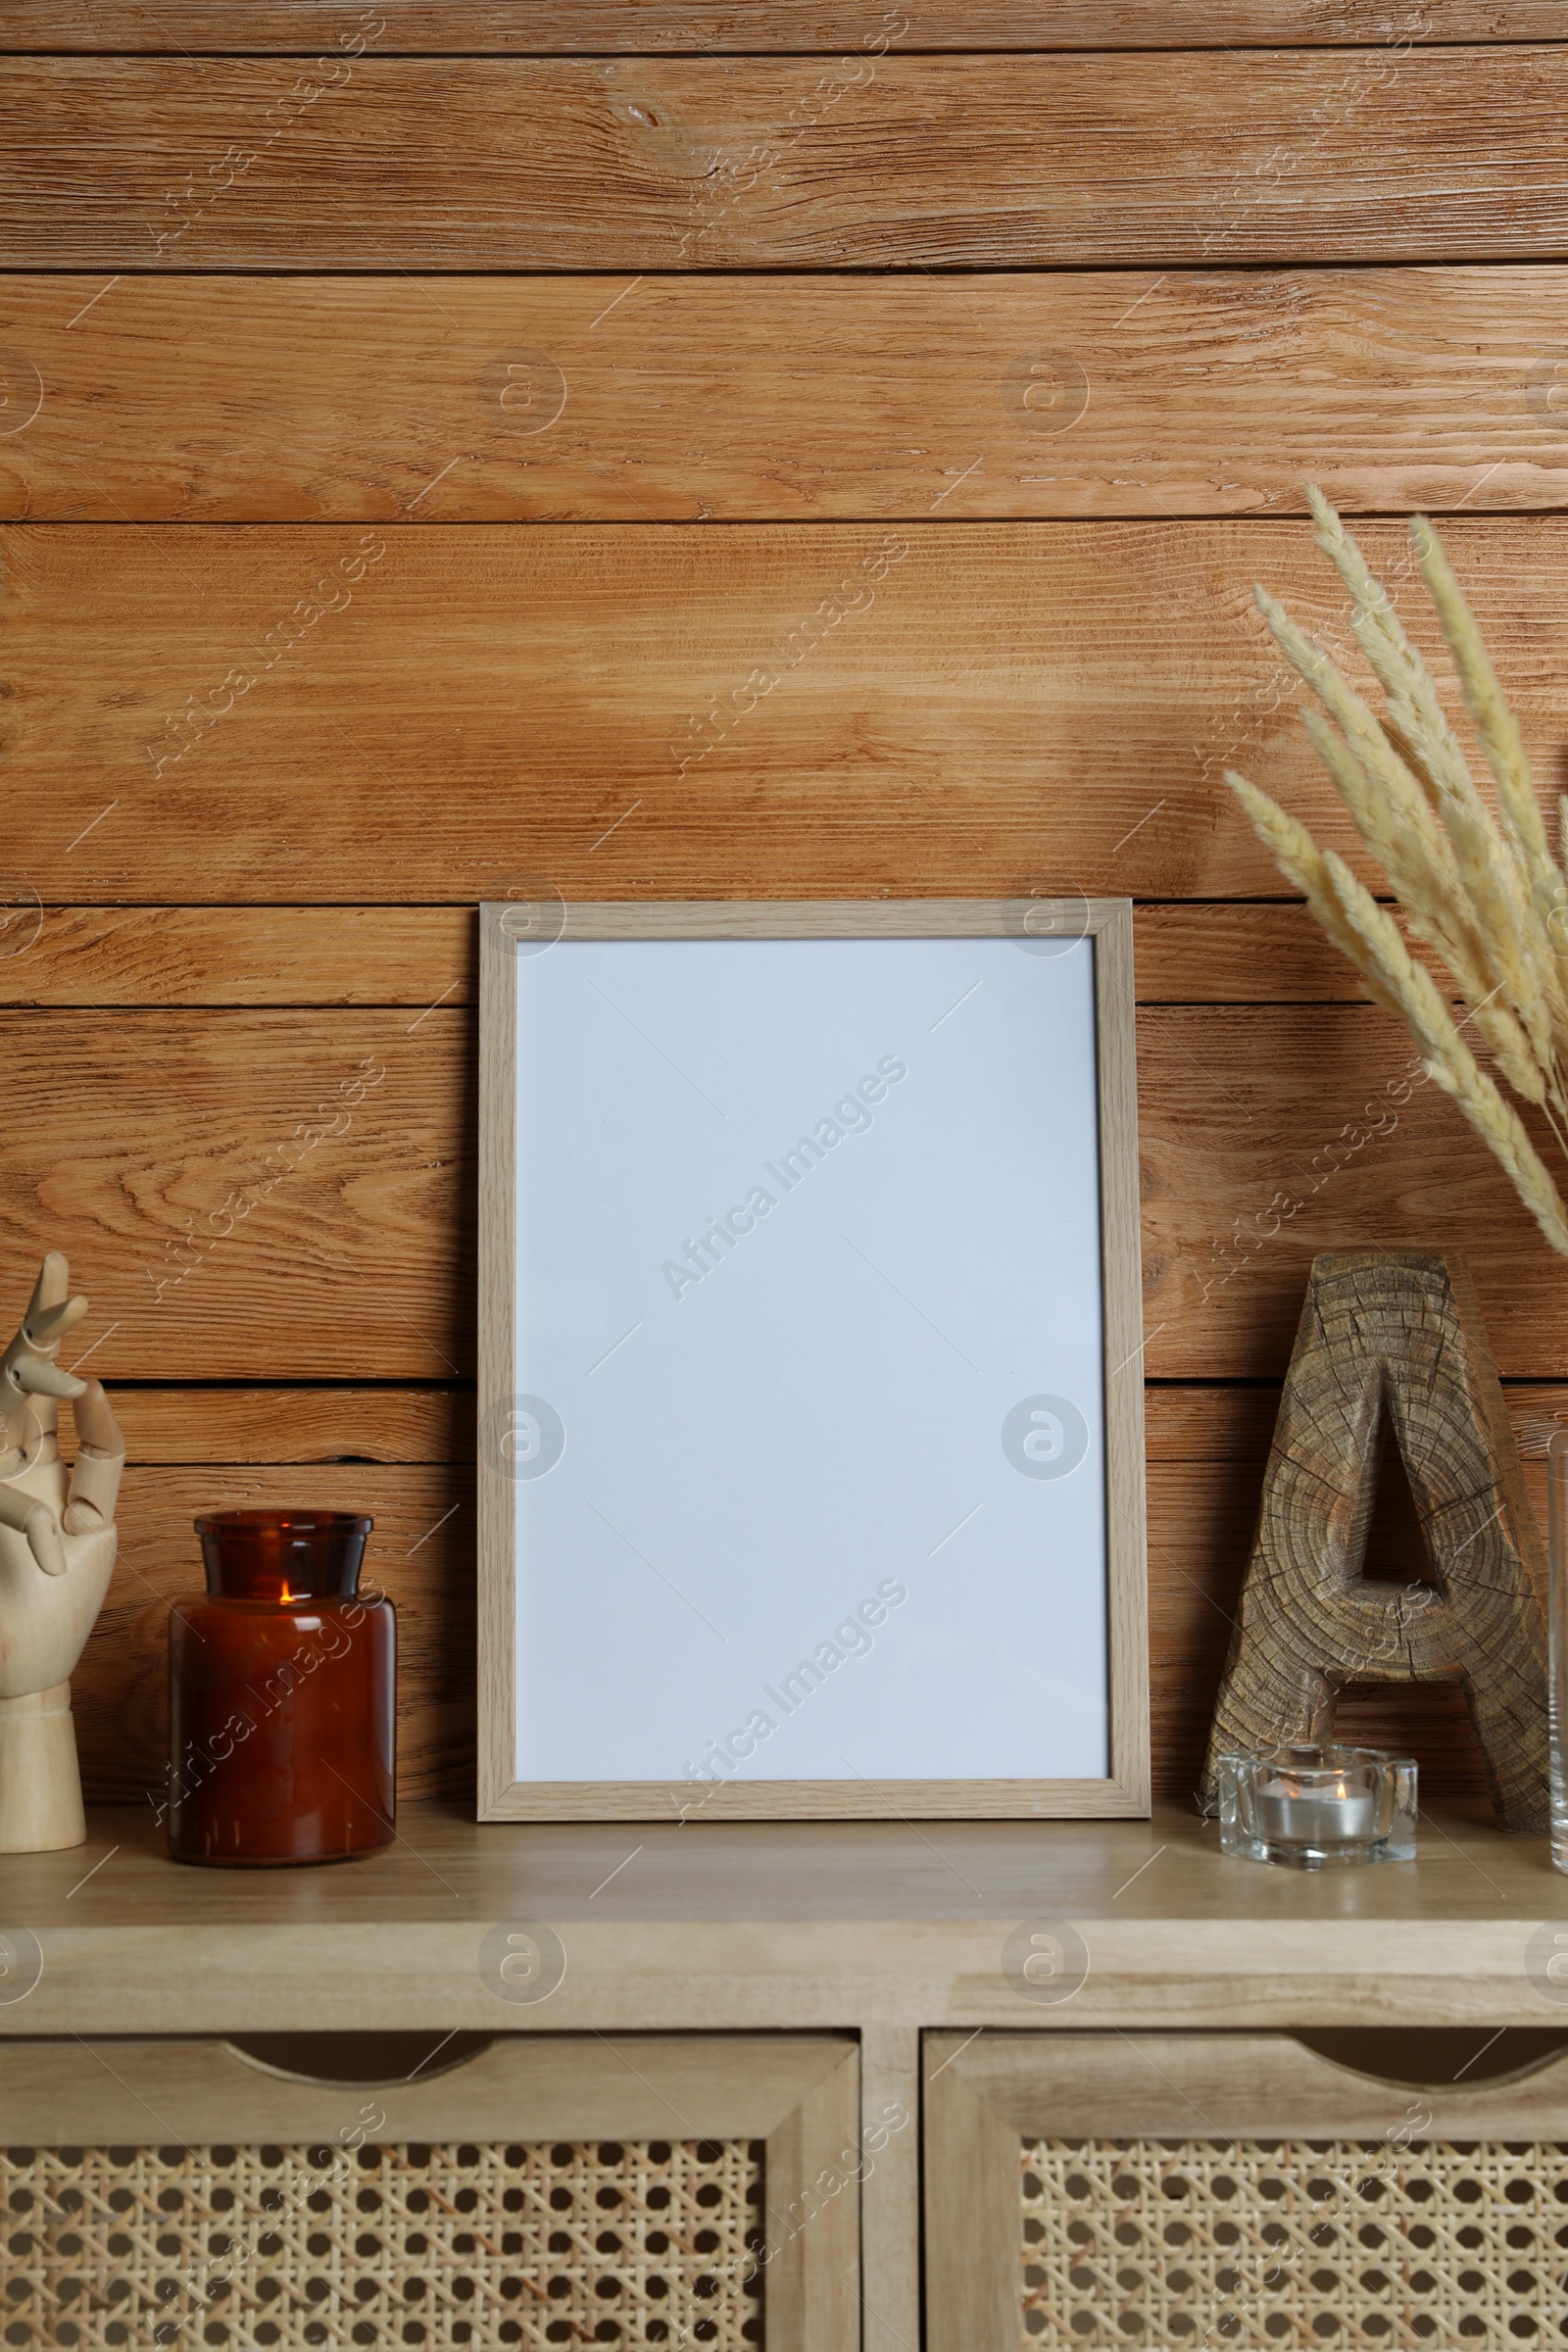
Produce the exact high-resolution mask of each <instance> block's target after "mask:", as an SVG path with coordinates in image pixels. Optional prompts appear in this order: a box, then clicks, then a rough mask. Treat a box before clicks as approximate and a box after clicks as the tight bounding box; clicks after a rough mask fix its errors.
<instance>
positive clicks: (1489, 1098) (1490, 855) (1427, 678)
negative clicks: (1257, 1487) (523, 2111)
mask: <svg viewBox="0 0 1568 2352" xmlns="http://www.w3.org/2000/svg"><path fill="white" fill-rule="evenodd" d="M1307 496H1308V500H1309V502H1310V504H1311V509H1312V515H1313V518H1314V520H1315V521H1316V524H1317V542H1318V545H1319V546H1320V547H1321V548H1322V549H1323V551H1324V553H1325V554H1326V555H1327V556H1328V557H1329V558H1330V560H1331V561H1332V563H1333V564H1335V565H1336V567H1337V568H1338V570H1339V573H1340V577H1341V578H1342V579H1343V580H1344V582H1345V585H1346V587H1347V589H1348V592H1349V597H1350V608H1351V625H1352V627H1353V629H1354V632H1355V638H1356V642H1357V644H1358V645H1359V646H1360V648H1361V651H1362V653H1363V654H1364V655H1365V657H1366V660H1367V662H1368V664H1369V666H1370V667H1371V669H1372V671H1373V674H1374V676H1375V677H1376V679H1377V681H1378V684H1379V686H1380V687H1381V688H1382V690H1383V697H1384V708H1383V709H1382V710H1381V711H1376V710H1374V709H1373V707H1372V705H1371V704H1370V703H1369V702H1367V701H1366V699H1365V698H1364V697H1363V696H1362V695H1360V694H1358V693H1357V691H1356V689H1355V688H1354V687H1353V686H1352V685H1351V684H1350V682H1349V680H1348V678H1347V677H1346V676H1345V674H1344V672H1343V671H1342V670H1341V669H1340V667H1339V665H1338V663H1337V662H1334V661H1333V659H1332V658H1331V656H1330V655H1328V654H1327V653H1325V651H1324V650H1323V648H1322V647H1321V646H1320V645H1317V644H1315V643H1314V642H1313V640H1312V639H1311V638H1310V637H1309V636H1307V634H1306V632H1305V631H1304V630H1303V629H1301V628H1299V626H1298V625H1297V623H1296V622H1295V621H1294V620H1292V618H1291V616H1290V614H1289V613H1287V612H1286V611H1285V609H1284V607H1283V606H1282V605H1280V604H1279V603H1277V602H1276V600H1275V599H1274V598H1273V597H1271V596H1270V595H1269V594H1268V593H1267V591H1266V590H1264V589H1262V588H1259V589H1258V590H1257V592H1256V594H1257V604H1258V610H1259V611H1260V612H1261V613H1262V615H1263V617H1264V619H1265V620H1266V621H1267V623H1268V625H1269V628H1270V629H1271V630H1272V632H1273V634H1274V637H1275V639H1276V641H1277V642H1278V644H1279V646H1280V648H1281V650H1282V651H1283V652H1284V654H1285V655H1286V657H1287V659H1288V660H1289V661H1290V662H1292V663H1293V664H1294V666H1295V667H1296V668H1297V669H1298V670H1299V672H1300V674H1301V676H1302V677H1303V678H1304V679H1305V680H1306V682H1307V684H1308V685H1309V686H1310V687H1311V689H1312V691H1313V693H1314V694H1315V695H1316V697H1317V699H1318V701H1319V702H1320V703H1321V705H1322V706H1323V708H1322V711H1306V712H1304V713H1303V716H1304V719H1305V723H1306V727H1307V731H1308V733H1309V734H1310V736H1311V739H1312V743H1313V745H1314V747H1315V749H1316V751H1317V754H1318V757H1319V758H1320V759H1321V760H1322V761H1323V764H1324V766H1325V767H1326V768H1327V770H1328V772H1329V775H1330V777H1331V778H1332V779H1333V782H1334V785H1335V788H1336V790H1337V791H1338V793H1339V795H1340V798H1341V800H1342V801H1344V803H1345V806H1346V808H1347V809H1348V810H1349V813H1350V818H1351V821H1352V823H1353V824H1354V826H1355V829H1356V831H1357V833H1358V834H1359V835H1360V837H1361V840H1362V841H1363V842H1364V843H1365V845H1366V847H1367V849H1368V850H1369V851H1370V852H1371V853H1372V855H1373V857H1374V858H1376V859H1377V861H1378V863H1379V864H1380V865H1381V866H1382V868H1383V871H1384V873H1385V874H1386V875H1387V877H1388V881H1389V884H1390V887H1391V889H1392V892H1393V895H1394V897H1395V898H1396V899H1397V902H1398V905H1399V907H1400V908H1401V910H1402V912H1403V914H1404V917H1405V921H1406V923H1407V924H1408V927H1409V930H1410V933H1411V935H1412V936H1413V937H1414V938H1415V939H1416V940H1417V941H1419V942H1420V943H1421V945H1423V946H1424V947H1427V948H1429V949H1431V951H1432V953H1433V954H1434V956H1437V958H1438V959H1439V960H1440V961H1441V963H1442V964H1443V965H1444V967H1445V968H1446V972H1447V974H1448V978H1449V981H1450V984H1451V998H1457V999H1459V1000H1460V1001H1461V1002H1462V1003H1463V1005H1465V1006H1466V1008H1467V1010H1466V1016H1465V1018H1464V1020H1463V1021H1462V1022H1461V1021H1458V1020H1456V1019H1455V1018H1454V1013H1453V1009H1452V1003H1451V998H1450V994H1449V993H1446V992H1445V991H1444V990H1443V989H1442V988H1440V987H1439V985H1438V983H1437V982H1436V981H1435V980H1434V979H1433V977H1432V974H1431V972H1430V971H1429V970H1428V969H1427V966H1426V964H1425V963H1424V962H1421V961H1419V960H1418V959H1417V958H1416V957H1415V956H1412V955H1411V953H1410V949H1409V946H1408V944H1407V942H1406V939H1405V935H1404V932H1403V930H1401V928H1400V926H1399V924H1398V923H1397V921H1396V919H1395V917H1394V915H1393V914H1392V913H1391V912H1390V910H1389V908H1388V907H1386V906H1383V905H1382V904H1380V902H1379V901H1378V900H1377V899H1376V898H1375V897H1374V896H1373V894H1372V893H1371V891H1369V890H1368V889H1366V887H1365V886H1364V884H1362V883H1360V882H1358V881H1357V880H1356V878H1355V876H1354V875H1353V874H1352V873H1351V871H1350V869H1349V867H1348V865H1347V864H1346V863H1345V861H1344V859H1343V858H1339V857H1337V856H1336V855H1335V853H1334V852H1333V851H1332V850H1329V851H1324V850H1320V849H1319V848H1318V846H1317V844H1316V842H1314V841H1313V839H1312V837H1311V835H1310V834H1309V833H1308V832H1307V830H1306V827H1305V826H1304V825H1303V824H1301V823H1300V821H1299V818H1297V817H1294V816H1292V815H1291V814H1290V813H1289V811H1288V810H1286V809H1281V808H1280V807H1279V805H1278V804H1277V803H1276V802H1274V801H1271V800H1270V799H1269V797H1268V795H1267V793H1265V792H1260V791H1259V790H1258V788H1257V786H1256V785H1255V784H1253V783H1251V782H1250V780H1249V779H1248V778H1247V777H1246V776H1242V775H1238V774H1236V773H1235V771H1234V770H1227V773H1226V781H1227V783H1228V784H1229V785H1230V786H1231V789H1232V790H1233V791H1234V792H1235V794H1236V796H1237V798H1238V800H1239V801H1240V802H1241V804H1242V807H1243V808H1244V809H1246V811H1247V813H1248V815H1249V817H1250V819H1251V821H1252V825H1253V827H1254V829H1255V831H1256V833H1257V835H1258V838H1259V839H1260V840H1261V841H1262V843H1263V844H1264V846H1265V848H1267V849H1268V850H1269V851H1270V852H1271V853H1272V855H1273V857H1274V859H1275V862H1276V863H1277V864H1278V866H1279V868H1280V871H1281V872H1282V873H1283V874H1284V875H1285V876H1286V878H1287V880H1288V881H1290V882H1291V883H1292V884H1293V885H1294V886H1295V888H1296V889H1298V890H1299V891H1300V892H1301V894H1302V896H1303V897H1304V898H1305V900H1306V903H1307V905H1308V906H1309V907H1311V909H1312V912H1313V914H1314V915H1315V916H1316V917H1317V920H1318V921H1319V923H1320V924H1321V925H1322V927H1323V929H1324V931H1325V932H1326V933H1327V935H1328V937H1329V938H1330V939H1331V940H1332V941H1333V943H1334V945H1335V946H1336V947H1337V948H1338V949H1339V950H1340V951H1341V953H1342V954H1343V955H1345V956H1348V957H1349V959H1350V961H1351V962H1352V963H1353V964H1354V965H1355V968H1356V970H1357V971H1358V972H1359V973H1360V975H1361V982H1362V986H1363V987H1364V988H1365V990H1366V992H1367V994H1368V996H1369V997H1370V998H1371V999H1372V1002H1373V1003H1374V1004H1375V1005H1381V1006H1382V1007H1383V1009H1384V1011H1386V1012H1393V1013H1397V1015H1398V1016H1399V1018H1400V1019H1401V1020H1403V1021H1404V1022H1405V1023H1406V1025H1407V1026H1408V1028H1409V1030H1410V1033H1411V1035H1412V1036H1413V1037H1414V1039H1415V1041H1416V1043H1417V1045H1418V1046H1419V1047H1420V1049H1421V1055H1422V1059H1423V1061H1424V1063H1425V1065H1426V1070H1427V1074H1428V1076H1429V1077H1430V1078H1431V1079H1432V1080H1433V1082H1434V1084H1436V1085H1438V1086H1440V1087H1441V1088H1442V1089H1443V1091H1444V1093H1445V1094H1446V1095H1450V1096H1451V1097H1452V1099H1453V1101H1454V1102H1455V1103H1457V1104H1458V1106H1459V1108H1460V1110H1461V1111H1462V1112H1463V1113H1464V1116H1465V1117H1466V1118H1467V1119H1468V1120H1469V1122H1470V1124H1471V1126H1472V1127H1473V1128H1474V1129H1475V1131H1476V1133H1477V1134H1478V1135H1479V1136H1480V1137H1481V1139H1482V1141H1483V1143H1485V1144H1486V1145H1487V1147H1488V1149H1489V1150H1490V1151H1492V1152H1495V1155H1496V1157H1497V1158H1498V1159H1499V1160H1500V1161H1501V1162H1502V1165H1503V1167H1504V1168H1505V1169H1506V1170H1507V1172H1508V1176H1509V1179H1510V1181H1511V1182H1512V1184H1513V1187H1514V1190H1515V1191H1516V1192H1517V1194H1518V1195H1519V1198H1520V1200H1521V1201H1523V1202H1524V1204H1525V1206H1526V1207H1527V1208H1528V1209H1529V1210H1530V1213H1531V1215H1532V1216H1533V1217H1534V1218H1535V1220H1536V1222H1537V1224H1538V1225H1539V1226H1540V1228H1541V1230H1542V1232H1543V1233H1544V1235H1545V1237H1546V1240H1547V1241H1548V1242H1549V1243H1550V1244H1551V1247H1552V1248H1553V1249H1554V1250H1560V1251H1561V1253H1562V1254H1563V1255H1564V1256H1565V1257H1568V1212H1565V1210H1564V1207H1563V1203H1562V1201H1561V1198H1560V1197H1559V1195H1558V1191H1557V1187H1556V1185H1555V1183H1554V1182H1553V1180H1552V1176H1551V1172H1550V1170H1549V1169H1548V1168H1547V1166H1546V1164H1545V1162H1544V1160H1543V1158H1542V1157H1541V1154H1540V1153H1539V1152H1538V1151H1537V1150H1536V1147H1535V1145H1534V1144H1533V1143H1532V1142H1531V1140H1530V1136H1529V1133H1528V1131H1527V1129H1526V1127H1525V1124H1524V1121H1523V1120H1522V1118H1521V1117H1520V1115H1519V1112H1518V1111H1517V1109H1516V1108H1515V1107H1514V1105H1513V1104H1512V1103H1510V1102H1509V1101H1508V1099H1507V1097H1506V1096H1505V1095H1504V1094H1503V1093H1502V1091H1501V1089H1500V1088H1499V1087H1498V1085H1497V1083H1496V1080H1495V1078H1494V1077H1493V1076H1492V1074H1491V1072H1490V1071H1489V1070H1488V1069H1486V1068H1485V1067H1483V1065H1482V1063H1481V1061H1480V1060H1479V1059H1478V1058H1477V1054H1476V1052H1475V1049H1474V1047H1473V1046H1472V1045H1471V1044H1470V1042H1469V1040H1468V1038H1467V1036H1466V1034H1465V1032H1466V1031H1467V1030H1469V1029H1473V1030H1474V1032H1475V1035H1476V1037H1477V1038H1478V1039H1479V1040H1480V1042H1481V1043H1482V1044H1483V1045H1484V1046H1485V1047H1486V1048H1487V1050H1488V1051H1489V1053H1490V1054H1491V1055H1492V1057H1493V1059H1494V1061H1495V1064H1496V1067H1497V1069H1498V1070H1499V1072H1500V1073H1501V1075H1502V1078H1503V1079H1504V1081H1505V1082H1506V1084H1507V1085H1508V1086H1509V1087H1510V1088H1511V1089H1512V1091H1513V1093H1514V1094H1516V1095H1518V1096H1519V1097H1520V1098H1521V1100H1522V1101H1524V1102H1526V1103H1532V1104H1534V1105H1535V1106H1536V1107H1537V1108H1538V1109H1539V1110H1541V1111H1542V1112H1543V1113H1544V1117H1545V1119H1546V1122H1547V1124H1548V1125H1549V1126H1550V1129H1551V1131H1552V1134H1553V1136H1554V1138H1555V1140H1556V1143H1557V1145H1558V1147H1559V1149H1560V1150H1561V1151H1562V1152H1564V1154H1565V1155H1568V1080H1565V1073H1568V874H1565V871H1564V867H1563V866H1561V865H1558V864H1557V863H1556V862H1554V860H1553V858H1552V856H1551V852H1550V849H1549V847H1548V845H1547V840H1546V828H1545V824H1544V819H1543V817H1542V813H1541V809H1540V805H1539V803H1538V801H1537V799H1536V790H1535V785H1534V782H1533V781H1532V778H1531V774H1530V765H1529V761H1528V760H1527V759H1526V757H1525V749H1524V740H1523V738H1522V736H1521V734H1520V731H1519V724H1518V721H1517V719H1516V718H1515V717H1514V714H1513V712H1512V711H1510V710H1509V708H1508V705H1507V703H1506V701H1505V700H1504V698H1503V693H1502V689H1501V687H1500V686H1499V685H1498V683H1497V677H1496V673H1495V670H1494V669H1493V666H1492V662H1491V660H1490V658H1489V656H1488V654H1487V650H1486V647H1485V645H1484V644H1483V643H1482V640H1481V632H1480V630H1479V629H1478V628H1477V626H1476V622H1475V616H1474V614H1473V613H1471V611H1470V608H1469V606H1468V605H1467V604H1466V602H1465V600H1464V596H1463V594H1462V592H1461V590H1460V588H1459V585H1458V582H1457V581H1456V580H1455V578H1454V576H1453V573H1452V571H1451V569H1450V568H1449V565H1448V560H1447V558H1446V555H1445V554H1444V552H1443V548H1442V546H1441V544H1440V542H1439V539H1438V535H1437V533H1436V532H1435V531H1434V530H1433V528H1432V525H1431V524H1430V523H1429V522H1428V521H1426V520H1425V518H1424V517H1421V516H1418V517H1417V518H1416V520H1415V522H1414V523H1413V525H1412V526H1411V527H1412V536H1413V538H1414V541H1415V552H1416V559H1417V562H1418V563H1419V564H1420V566H1421V575H1422V578H1423V579H1424V580H1425V582H1426V584H1427V588H1428V591H1429V592H1430V594H1431V597H1432V602H1433V605H1434V606H1435V608H1436V610H1437V615H1438V619H1439V622H1440V624H1441V626H1442V629H1443V634H1444V637H1445V639H1446V643H1447V646H1448V651H1449V653H1450V655H1451V656H1452V659H1453V665H1454V669H1455V672H1456V673H1457V676H1458V680H1459V687H1460V691H1461V693H1462V694H1463V697H1464V703H1465V709H1466V710H1467V711H1468V712H1469V714H1470V718H1471V722H1472V724H1473V725H1474V727H1475V731H1476V735H1477V738H1478V739H1479V741H1480V744H1481V748H1482V751H1483V752H1484V753H1485V755H1486V760H1487V764H1488V766H1489V767H1490V768H1491V770H1492V774H1493V777H1494V780H1495V785H1496V793H1497V812H1496V813H1494V811H1493V809H1492V808H1491V807H1490V806H1489V804H1488V803H1487V801H1486V800H1485V799H1484V797H1483V796H1482V793H1481V792H1480V790H1479V789H1478V787H1477V785H1476V782H1475V779H1474V777H1473V776H1472V774H1471V772H1470V767H1469V763H1468V761H1467V760H1466V759H1465V755H1464V749H1463V746H1462V745H1461V743H1460V741H1459V738H1458V736H1457V734H1456V733H1455V732H1454V729H1453V727H1452V726H1451V724H1450V723H1449V720H1448V717H1447V714H1446V711H1444V708H1443V705H1442V702H1441V701H1440V699H1439V695H1438V690H1437V686H1436V684H1435V682H1434V680H1433V677H1432V674H1431V672H1430V671H1429V670H1428V668H1427V666H1426V663H1425V662H1423V661H1422V659H1421V656H1420V655H1419V653H1417V652H1416V650H1415V648H1414V647H1413V646H1412V645H1411V644H1410V642H1409V639H1408V638H1407V637H1406V636H1405V633H1404V630H1403V629H1402V627H1401V626H1400V624H1399V620H1398V616H1397V613H1395V611H1394V608H1393V606H1392V604H1391V603H1390V601H1389V597H1388V593H1387V591H1386V590H1385V589H1384V587H1383V586H1382V584H1381V582H1380V581H1378V580H1377V579H1376V578H1375V577H1374V576H1373V573H1372V571H1371V570H1370V568H1369V566H1368V564H1367V562H1366V559H1365V557H1364V556H1363V555H1362V553H1361V550H1360V549H1359V548H1358V547H1357V546H1356V544H1355V541H1354V540H1353V539H1352V538H1351V536H1350V534H1349V532H1348V530H1347V529H1346V528H1345V525H1344V523H1343V522H1342V521H1341V520H1340V517H1339V515H1337V514H1336V513H1335V512H1334V509H1333V508H1332V507H1331V506H1330V505H1329V503H1328V501H1327V499H1326V498H1324V497H1323V496H1322V494H1321V492H1319V491H1317V490H1309V491H1308V493H1307ZM1558 823H1559V848H1560V850H1561V851H1562V854H1563V856H1564V858H1565V859H1568V799H1564V800H1562V801H1561V802H1559V804H1558Z"/></svg>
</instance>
